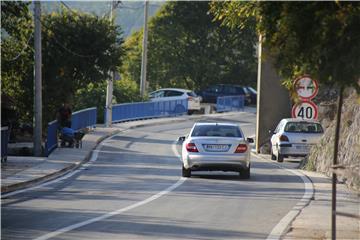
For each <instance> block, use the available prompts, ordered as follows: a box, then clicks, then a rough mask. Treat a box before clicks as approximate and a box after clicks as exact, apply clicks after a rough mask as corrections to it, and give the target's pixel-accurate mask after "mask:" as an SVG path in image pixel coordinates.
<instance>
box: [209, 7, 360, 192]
mask: <svg viewBox="0 0 360 240" xmlns="http://www.w3.org/2000/svg"><path fill="white" fill-rule="evenodd" d="M211 12H212V13H213V14H214V15H215V16H216V19H217V20H219V21H220V22H222V24H223V25H225V26H227V27H230V28H232V29H233V28H240V29H242V28H244V27H246V26H248V25H251V24H253V21H255V22H256V29H257V32H258V34H259V35H261V36H262V44H263V46H264V47H265V48H267V49H268V51H269V54H270V55H271V57H273V59H274V60H275V67H276V69H277V70H278V73H279V75H280V76H282V77H283V79H284V82H283V83H284V85H285V86H287V87H288V89H289V90H290V92H291V93H292V98H293V100H294V102H296V101H297V96H296V94H294V93H295V90H294V89H293V88H292V80H293V79H295V77H297V76H299V75H302V74H305V73H306V74H310V75H311V76H312V77H314V78H315V79H317V80H318V81H319V82H320V83H321V84H322V85H324V86H327V87H331V88H333V89H335V90H336V92H337V94H336V95H335V97H336V96H338V98H339V100H338V103H337V104H336V103H335V106H337V110H333V112H334V113H333V114H332V115H334V116H335V115H337V116H339V117H338V119H336V118H335V117H334V118H333V119H331V120H333V122H332V123H331V124H330V127H329V128H328V129H327V132H326V133H325V134H324V137H323V140H322V141H321V144H320V148H318V147H317V148H316V149H313V150H312V153H311V154H310V156H309V161H308V165H307V166H305V167H306V168H308V169H316V170H318V171H323V172H326V173H328V174H330V173H332V168H331V166H332V165H333V164H335V165H337V164H340V165H341V166H342V167H345V170H346V171H347V172H348V174H347V175H346V174H345V177H344V179H346V178H347V179H349V180H350V182H349V184H350V185H352V184H355V185H357V188H358V189H360V183H359V178H360V175H359V169H360V162H359V156H358V154H359V149H360V148H359V145H360V142H359V135H358V132H359V131H358V130H355V129H354V127H355V126H356V127H358V126H357V125H356V124H357V119H358V114H356V112H358V108H359V105H360V98H359V93H360V58H359V55H360V44H359V39H360V3H359V2H341V1H336V2H234V1H229V2H213V3H212V4H211ZM345 91H348V92H350V93H352V94H350V95H351V96H350V97H347V98H346V101H345V103H346V104H345V106H344V108H343V104H342V102H343V101H342V99H343V95H344V93H346V92H345ZM353 92H357V93H353ZM346 96H347V95H345V97H346ZM342 112H343V117H342V118H341V113H342ZM341 121H342V124H341ZM352 129H353V130H355V132H353V130H352ZM334 132H335V134H334ZM339 135H340V137H339ZM339 143H340V144H339ZM350 146H351V148H349V147H350ZM338 147H339V149H340V151H339V152H338ZM338 156H339V162H337V160H336V159H337V157H338ZM334 162H337V163H334ZM353 170H354V171H353Z"/></svg>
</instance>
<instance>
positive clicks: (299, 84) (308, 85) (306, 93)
mask: <svg viewBox="0 0 360 240" xmlns="http://www.w3.org/2000/svg"><path fill="white" fill-rule="evenodd" d="M294 86H295V90H296V92H297V94H298V95H299V97H300V98H301V99H303V100H311V99H313V98H314V97H315V96H316V94H317V93H318V91H319V85H318V83H317V81H316V80H314V79H311V78H310V76H308V75H304V76H301V77H299V78H297V79H295V81H294Z"/></svg>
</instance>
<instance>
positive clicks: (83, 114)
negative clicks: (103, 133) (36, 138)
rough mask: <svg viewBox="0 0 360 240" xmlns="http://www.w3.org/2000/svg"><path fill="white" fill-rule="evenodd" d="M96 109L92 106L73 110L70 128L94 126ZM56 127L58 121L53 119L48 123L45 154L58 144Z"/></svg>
mask: <svg viewBox="0 0 360 240" xmlns="http://www.w3.org/2000/svg"><path fill="white" fill-rule="evenodd" d="M96 111H97V110H96V107H93V108H87V109H83V110H80V111H77V112H74V113H73V114H72V115H71V128H72V129H74V130H75V131H76V130H80V129H82V128H88V127H95V125H96V114H97V112H96ZM58 129H59V123H58V121H56V120H55V121H52V122H49V123H48V128H47V139H46V143H45V151H46V156H49V154H50V153H51V152H52V151H53V150H54V149H55V148H57V146H58Z"/></svg>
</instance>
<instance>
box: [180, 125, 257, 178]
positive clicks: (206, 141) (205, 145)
mask: <svg viewBox="0 0 360 240" xmlns="http://www.w3.org/2000/svg"><path fill="white" fill-rule="evenodd" d="M179 141H183V144H182V162H183V166H182V176H183V177H191V172H192V171H219V170H220V171H235V172H239V174H240V177H241V178H243V179H247V178H250V148H249V142H253V139H251V138H248V139H245V137H244V134H243V132H242V131H241V129H240V127H239V126H238V125H237V124H234V123H195V124H194V126H193V127H192V129H191V131H190V134H189V136H188V137H180V138H179Z"/></svg>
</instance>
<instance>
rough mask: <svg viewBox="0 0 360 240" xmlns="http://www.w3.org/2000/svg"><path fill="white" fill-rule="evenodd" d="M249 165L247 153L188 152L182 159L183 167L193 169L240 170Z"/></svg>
mask: <svg viewBox="0 0 360 240" xmlns="http://www.w3.org/2000/svg"><path fill="white" fill-rule="evenodd" d="M249 166H250V156H249V154H239V155H236V154H233V155H226V154H218V155H207V154H201V155H200V154H189V155H187V157H186V159H185V161H184V167H185V168H187V169H188V168H190V169H191V170H193V171H212V170H214V171H215V170H221V171H240V170H241V169H246V168H248V167H249Z"/></svg>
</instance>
